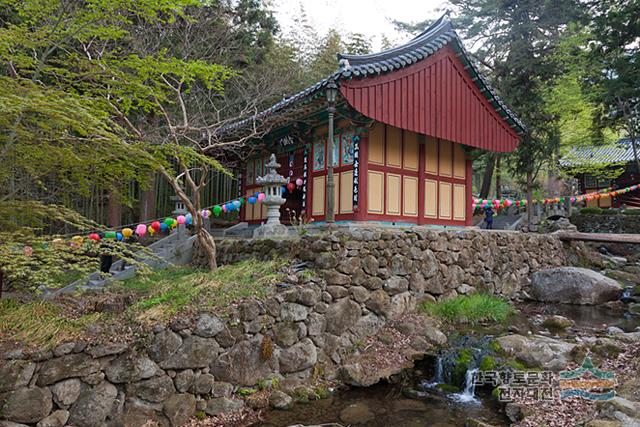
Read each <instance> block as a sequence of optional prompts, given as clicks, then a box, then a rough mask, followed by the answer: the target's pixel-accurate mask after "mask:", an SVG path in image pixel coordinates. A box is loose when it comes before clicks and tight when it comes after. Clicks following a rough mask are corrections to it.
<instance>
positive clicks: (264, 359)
mask: <svg viewBox="0 0 640 427" xmlns="http://www.w3.org/2000/svg"><path fill="white" fill-rule="evenodd" d="M263 339H268V338H264V337H263V336H262V335H256V336H255V337H254V338H252V339H250V340H244V341H242V342H240V343H239V344H236V345H235V346H233V348H232V349H231V350H230V351H228V352H226V353H223V354H221V355H220V357H218V358H217V359H215V361H214V362H213V363H212V364H211V373H212V374H213V375H214V376H215V377H216V380H220V381H226V382H230V383H234V384H238V385H246V386H251V385H254V384H256V382H257V381H258V380H259V379H261V378H266V377H267V376H269V374H271V373H272V372H273V371H276V370H278V357H277V351H274V352H273V353H272V354H263V352H262V341H263Z"/></svg>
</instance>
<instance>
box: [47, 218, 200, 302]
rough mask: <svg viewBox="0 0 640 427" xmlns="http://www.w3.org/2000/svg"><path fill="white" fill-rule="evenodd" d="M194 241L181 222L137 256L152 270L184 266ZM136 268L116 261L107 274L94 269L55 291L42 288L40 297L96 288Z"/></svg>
mask: <svg viewBox="0 0 640 427" xmlns="http://www.w3.org/2000/svg"><path fill="white" fill-rule="evenodd" d="M195 240H196V236H189V235H188V234H187V232H186V229H185V228H184V226H182V225H181V226H178V228H176V230H174V231H173V232H172V233H171V234H169V235H168V236H167V237H164V238H162V239H160V240H158V241H157V242H154V243H152V244H151V245H149V246H148V247H147V250H149V251H151V254H146V253H142V252H140V253H139V257H140V259H141V260H142V261H143V262H144V263H145V264H147V265H148V266H149V267H151V268H153V269H163V268H167V267H168V266H170V265H186V264H188V263H189V262H191V257H192V254H193V243H194V242H195ZM136 270H137V267H136V266H133V265H125V263H124V261H122V260H118V261H115V262H114V263H113V265H112V266H111V270H110V271H109V273H110V274H109V276H106V275H104V274H102V273H101V272H99V271H96V272H93V273H91V274H90V275H89V276H87V277H83V278H82V279H78V280H76V281H75V282H73V283H71V284H69V285H67V286H65V287H63V288H60V289H56V290H49V289H42V290H43V293H44V298H53V297H55V296H58V295H62V294H65V293H70V292H74V291H76V290H81V289H82V290H99V289H101V288H103V287H104V286H106V285H107V284H109V283H111V282H113V281H118V280H127V279H131V278H132V277H134V276H135V275H136Z"/></svg>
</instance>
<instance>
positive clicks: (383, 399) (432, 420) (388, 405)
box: [259, 383, 508, 427]
mask: <svg viewBox="0 0 640 427" xmlns="http://www.w3.org/2000/svg"><path fill="white" fill-rule="evenodd" d="M467 418H476V419H481V420H484V421H485V422H488V423H490V424H492V425H495V426H506V425H508V424H507V422H506V421H507V420H506V418H504V416H503V415H501V414H499V413H498V408H497V407H495V406H494V403H493V402H492V401H491V399H490V396H488V395H485V394H482V395H481V396H480V397H476V398H472V399H470V400H468V401H464V400H463V399H459V400H458V399H456V398H454V396H453V395H451V396H449V397H445V396H437V398H436V397H433V398H426V399H408V398H406V397H405V396H404V395H403V393H402V386H401V385H399V384H396V385H392V384H386V383H380V384H376V385H374V386H372V387H368V388H363V389H358V388H356V389H351V390H349V391H342V392H338V393H336V394H335V395H333V396H331V397H330V398H328V399H325V400H319V401H315V402H311V403H308V404H298V405H295V406H294V408H293V409H292V410H290V411H271V412H269V413H268V414H267V417H266V420H265V421H264V422H263V423H262V424H259V425H260V426H262V427H282V426H289V425H295V424H303V425H314V424H323V423H337V424H340V425H343V426H346V425H366V426H371V427H392V426H403V427H413V426H415V427H418V426H425V425H429V426H432V427H457V426H462V425H464V423H465V421H466V420H467Z"/></svg>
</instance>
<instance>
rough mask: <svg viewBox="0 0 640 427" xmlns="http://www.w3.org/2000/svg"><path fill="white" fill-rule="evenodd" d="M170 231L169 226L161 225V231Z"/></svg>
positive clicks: (162, 223)
mask: <svg viewBox="0 0 640 427" xmlns="http://www.w3.org/2000/svg"><path fill="white" fill-rule="evenodd" d="M168 229H169V226H168V225H167V224H165V223H164V222H161V223H160V231H167V230H168Z"/></svg>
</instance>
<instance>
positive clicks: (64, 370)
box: [38, 353, 100, 386]
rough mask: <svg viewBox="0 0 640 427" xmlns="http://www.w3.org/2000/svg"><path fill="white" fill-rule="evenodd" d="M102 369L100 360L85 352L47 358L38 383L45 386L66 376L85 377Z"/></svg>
mask: <svg viewBox="0 0 640 427" xmlns="http://www.w3.org/2000/svg"><path fill="white" fill-rule="evenodd" d="M98 370H100V362H99V361H98V360H95V359H93V358H92V357H91V356H89V355H87V354H84V353H77V354H68V355H66V356H62V357H57V358H55V359H51V360H47V361H46V362H44V363H43V364H42V367H41V368H40V372H39V374H38V385H39V386H45V385H49V384H53V383H56V382H58V381H60V380H64V379H66V378H75V377H85V376H87V375H91V374H95V373H96V372H98Z"/></svg>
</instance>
